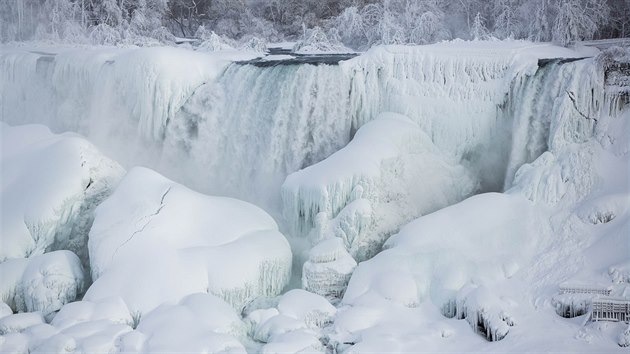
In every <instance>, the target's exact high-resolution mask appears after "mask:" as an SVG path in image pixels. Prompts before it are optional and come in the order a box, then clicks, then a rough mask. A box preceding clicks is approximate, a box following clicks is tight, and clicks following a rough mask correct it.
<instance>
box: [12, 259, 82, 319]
mask: <svg viewBox="0 0 630 354" xmlns="http://www.w3.org/2000/svg"><path fill="white" fill-rule="evenodd" d="M0 277H1V278H2V283H0V296H1V298H2V301H4V302H5V303H6V304H8V305H9V306H10V307H11V309H12V310H13V312H25V311H28V312H34V311H37V312H39V313H41V314H43V315H44V316H48V315H50V314H52V313H53V312H55V311H57V310H59V309H60V308H61V307H62V306H63V305H64V304H66V303H69V302H72V301H74V300H75V299H77V297H79V296H80V295H82V294H83V292H84V291H85V287H86V285H87V284H86V281H85V278H84V274H83V268H82V267H81V261H80V260H79V258H78V257H77V256H76V255H75V254H74V253H72V252H70V251H54V252H50V253H45V254H43V255H39V256H33V257H30V258H14V259H9V260H6V261H4V262H2V263H0Z"/></svg>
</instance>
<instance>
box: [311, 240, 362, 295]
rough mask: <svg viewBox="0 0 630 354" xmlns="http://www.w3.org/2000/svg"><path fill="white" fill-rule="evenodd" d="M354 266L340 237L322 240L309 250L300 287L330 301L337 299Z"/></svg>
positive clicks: (343, 289)
mask: <svg viewBox="0 0 630 354" xmlns="http://www.w3.org/2000/svg"><path fill="white" fill-rule="evenodd" d="M356 266H357V262H356V261H355V260H354V258H352V256H350V254H349V253H348V251H346V248H345V247H344V243H343V240H342V239H340V238H338V237H333V238H330V239H327V240H324V241H322V242H320V243H319V244H317V245H316V246H315V247H313V248H312V249H311V250H310V252H309V258H308V261H306V263H304V266H303V267H302V287H303V288H304V289H306V290H308V291H310V292H313V293H315V294H318V295H321V296H324V297H326V298H327V299H328V300H330V301H338V300H339V299H341V297H342V296H343V293H344V291H345V290H346V286H347V285H348V281H349V280H350V276H351V275H352V272H353V271H354V268H355V267H356Z"/></svg>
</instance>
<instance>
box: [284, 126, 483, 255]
mask: <svg viewBox="0 0 630 354" xmlns="http://www.w3.org/2000/svg"><path fill="white" fill-rule="evenodd" d="M477 183H478V182H477V181H476V180H475V179H474V177H473V176H472V175H471V173H470V172H469V171H468V170H467V169H466V168H465V167H463V166H462V165H459V164H458V161H457V160H456V159H454V158H452V157H451V156H449V155H444V154H442V153H441V152H439V151H438V149H437V148H436V147H435V146H434V145H433V144H432V142H431V139H430V138H429V137H428V136H427V135H426V134H425V133H424V132H423V131H422V130H421V129H420V127H419V126H418V125H417V124H416V123H414V122H412V121H411V120H409V119H408V118H406V117H404V116H401V115H397V114H383V115H382V116H380V117H379V118H378V119H376V120H374V121H372V122H370V123H368V124H366V125H365V126H363V127H362V128H361V129H359V131H358V132H357V134H356V135H355V137H354V138H353V140H352V141H351V142H350V143H349V144H348V145H347V146H346V147H344V148H343V149H341V150H340V151H338V152H336V153H335V154H333V155H331V156H330V157H329V158H327V159H326V160H324V161H322V162H320V163H318V164H315V165H313V166H309V167H307V168H305V169H304V170H301V171H298V172H296V173H294V174H291V175H290V176H289V177H287V180H286V181H285V183H284V185H283V190H282V197H283V210H284V215H285V217H286V219H287V220H288V221H289V222H290V225H291V226H292V227H293V232H294V233H295V234H297V235H307V236H308V238H309V239H310V240H311V242H312V243H313V244H315V243H317V242H318V241H319V240H321V239H326V238H330V237H338V238H340V239H342V240H343V242H344V244H345V247H346V248H347V250H348V251H349V252H350V254H351V255H352V256H353V257H354V258H355V259H357V260H358V261H361V260H365V259H368V258H370V257H372V256H373V255H374V254H376V253H377V252H378V251H379V250H380V249H381V246H382V245H383V243H384V242H385V240H386V239H387V237H389V235H391V234H392V233H393V232H395V231H396V230H397V228H398V227H399V226H400V225H401V224H404V223H405V222H407V221H409V220H411V219H413V218H414V217H417V216H419V215H423V214H425V213H429V212H432V211H435V210H437V209H439V208H441V207H444V206H446V205H449V204H452V203H455V202H457V201H459V200H461V199H463V198H465V197H466V196H468V195H470V194H471V193H472V192H473V191H474V190H475V188H476V186H477Z"/></svg>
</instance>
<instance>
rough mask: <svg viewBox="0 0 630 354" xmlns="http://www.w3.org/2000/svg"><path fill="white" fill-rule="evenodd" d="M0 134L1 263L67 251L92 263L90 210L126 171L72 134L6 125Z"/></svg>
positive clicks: (28, 126) (36, 127) (105, 195)
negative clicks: (90, 259) (0, 168)
mask: <svg viewBox="0 0 630 354" xmlns="http://www.w3.org/2000/svg"><path fill="white" fill-rule="evenodd" d="M0 134H2V139H1V141H2V149H1V150H0V151H1V157H0V158H1V164H2V189H1V192H0V206H1V207H0V208H1V219H2V223H1V224H2V226H1V233H2V248H0V261H5V260H7V259H11V258H22V257H31V256H36V255H40V254H42V253H44V252H48V251H53V250H61V249H67V250H71V251H72V252H74V253H75V254H77V255H78V256H79V257H80V258H81V261H82V262H83V264H84V266H86V267H88V266H89V263H88V259H87V234H88V231H89V228H90V226H91V224H92V219H93V215H92V212H93V210H94V208H95V207H96V205H98V204H99V203H100V202H101V201H102V200H103V199H104V198H105V197H107V196H108V195H109V194H110V193H111V191H112V189H113V187H114V186H115V184H116V183H117V182H118V180H119V179H120V177H121V176H122V174H123V173H124V171H123V170H122V168H121V167H120V166H119V165H118V164H117V163H116V162H114V161H112V160H110V159H108V158H106V157H104V156H103V155H101V154H100V152H99V151H98V150H97V149H96V148H95V147H94V146H93V145H92V144H90V143H89V142H88V141H86V140H85V139H83V138H82V137H80V136H77V135H74V134H61V135H55V134H52V133H51V132H50V130H48V128H46V127H44V126H41V125H25V126H16V127H10V126H8V125H6V124H4V123H0Z"/></svg>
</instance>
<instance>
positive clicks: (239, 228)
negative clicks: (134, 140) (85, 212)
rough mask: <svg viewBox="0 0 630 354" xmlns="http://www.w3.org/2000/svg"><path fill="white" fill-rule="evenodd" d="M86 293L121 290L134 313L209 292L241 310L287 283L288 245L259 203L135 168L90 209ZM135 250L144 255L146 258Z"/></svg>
mask: <svg viewBox="0 0 630 354" xmlns="http://www.w3.org/2000/svg"><path fill="white" fill-rule="evenodd" d="M95 214H96V217H95V220H94V225H93V226H92V229H91V230H90V239H89V244H88V245H89V250H90V261H91V265H92V277H93V278H94V280H95V282H94V284H92V286H91V287H90V288H89V289H88V291H87V293H86V295H85V299H86V300H90V301H94V300H98V299H103V298H106V297H110V296H114V295H119V296H121V297H122V298H123V300H124V301H125V303H126V304H127V306H128V307H129V309H130V310H131V311H132V312H139V313H141V314H144V313H146V312H147V311H149V310H152V309H154V308H155V307H157V306H159V305H160V304H162V303H164V302H168V301H171V302H177V301H179V300H180V299H181V298H182V297H184V296H185V295H188V294H192V293H197V292H208V293H212V294H215V295H217V296H219V297H221V298H222V299H224V300H226V301H227V302H228V303H230V304H231V305H232V306H234V308H235V309H237V310H239V311H240V309H242V308H243V307H244V306H245V305H246V304H247V303H248V302H249V301H251V300H253V299H254V298H255V297H257V296H275V295H278V294H279V293H280V291H282V289H283V288H284V287H285V285H286V284H287V282H288V280H289V277H290V272H291V249H290V247H289V244H288V242H287V240H286V239H285V238H284V236H283V235H282V234H281V233H280V232H279V231H278V228H277V225H276V223H275V221H274V220H273V219H272V218H271V217H270V216H269V215H268V214H267V213H265V212H264V211H263V210H261V209H259V208H258V207H256V206H254V205H251V204H248V203H245V202H242V201H239V200H235V199H230V198H223V197H210V196H206V195H203V194H199V193H196V192H194V191H192V190H190V189H188V188H186V187H184V186H182V185H179V184H177V183H174V182H172V181H170V180H168V179H166V178H165V177H163V176H161V175H159V174H158V173H156V172H154V171H152V170H149V169H146V168H140V167H137V168H134V169H132V170H131V171H130V172H129V173H128V174H127V175H126V176H125V178H124V179H123V180H122V181H121V183H120V185H119V186H118V188H117V189H116V191H115V192H114V194H113V195H112V196H111V197H110V198H108V199H107V200H106V201H105V202H103V203H102V204H101V205H99V207H98V208H97V209H96V212H95ZM139 255H147V257H144V256H140V257H139Z"/></svg>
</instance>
